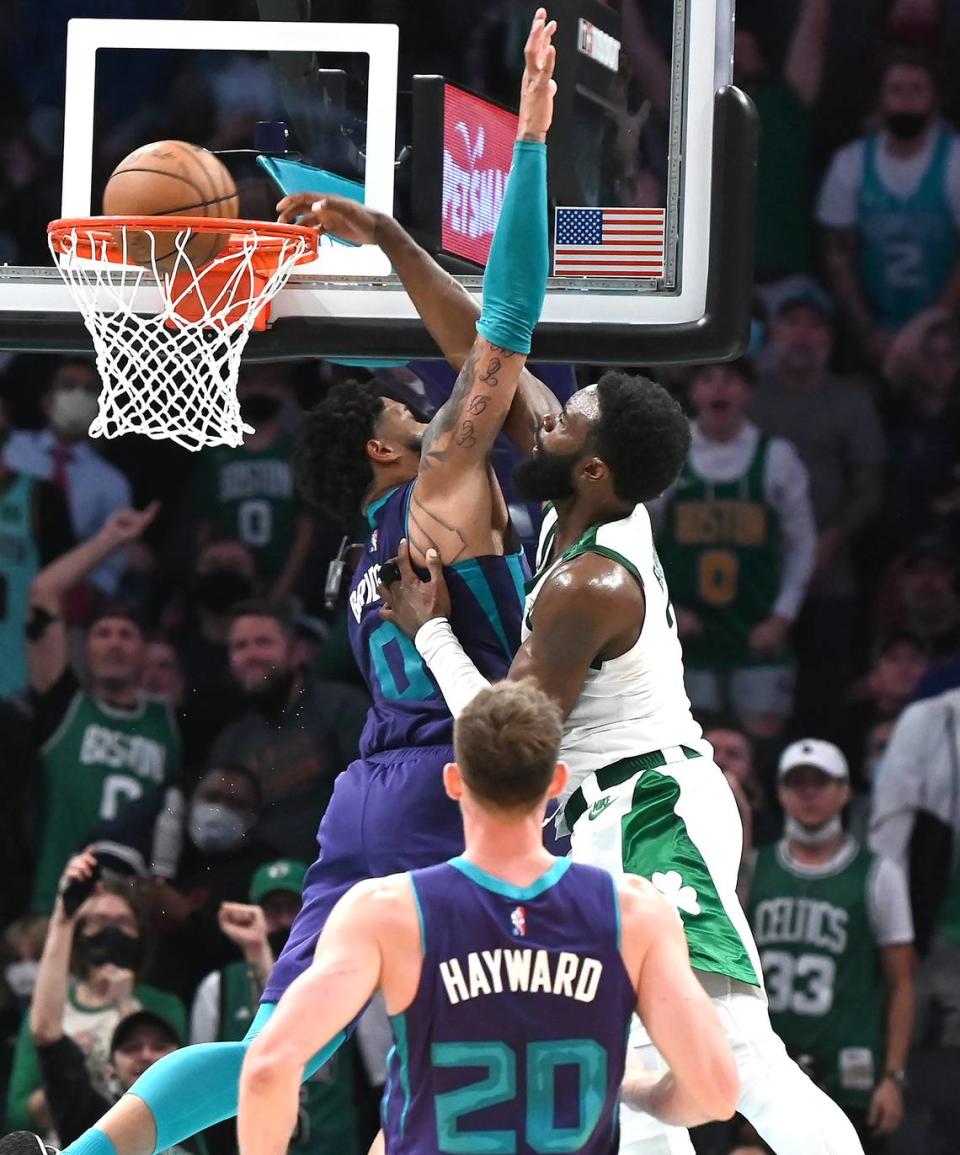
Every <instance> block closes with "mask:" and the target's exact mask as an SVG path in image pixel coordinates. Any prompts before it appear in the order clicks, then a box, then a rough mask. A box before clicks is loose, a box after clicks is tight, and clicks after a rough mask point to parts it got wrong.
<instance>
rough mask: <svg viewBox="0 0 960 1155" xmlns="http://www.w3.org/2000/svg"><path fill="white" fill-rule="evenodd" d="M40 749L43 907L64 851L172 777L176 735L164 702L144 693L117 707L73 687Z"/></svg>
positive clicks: (38, 886) (38, 904)
mask: <svg viewBox="0 0 960 1155" xmlns="http://www.w3.org/2000/svg"><path fill="white" fill-rule="evenodd" d="M40 754H41V761H42V765H43V777H44V792H45V796H46V805H45V814H44V820H43V831H42V834H41V838H40V852H39V861H38V864H37V877H36V883H35V885H34V896H33V909H34V910H36V911H48V910H50V909H51V908H52V906H53V900H54V897H55V896H56V893H57V883H58V881H59V879H60V874H61V872H62V871H63V868H64V866H66V864H67V859H68V858H69V857H70V855H71V854H75V853H76V852H77V851H78V850H80V849H82V847H83V845H84V843H85V840H86V839H87V838H89V836H90V834H91V833H92V831H93V830H94V829H95V828H96V827H97V825H98V823H100V822H101V821H104V820H107V819H111V818H116V817H117V815H118V814H119V813H120V811H121V810H122V809H123V808H124V806H126V805H127V803H129V802H132V801H134V800H135V799H137V798H140V797H142V796H143V795H144V794H145V793H146V792H147V791H149V790H151V789H159V788H160V787H162V786H164V785H166V783H167V782H168V781H169V780H170V778H171V776H172V774H173V772H174V771H175V770H177V769H178V762H179V757H180V738H179V734H178V731H177V724H176V722H175V720H174V718H173V715H172V713H171V711H170V707H169V706H168V705H167V704H166V703H165V702H160V701H157V700H154V699H150V698H147V697H145V696H144V697H142V698H141V700H140V702H139V704H138V706H137V707H136V708H135V709H132V710H120V709H115V708H113V707H111V706H108V705H107V704H106V703H105V702H101V701H98V700H97V699H96V698H93V697H91V695H89V694H87V693H85V692H84V691H83V690H77V692H76V693H75V694H74V695H73V698H72V699H71V701H70V705H69V706H68V707H67V711H66V713H65V714H64V716H63V719H62V721H61V722H60V725H59V726H58V727H57V729H56V730H55V731H54V733H53V734H51V736H50V737H49V738H48V739H47V741H46V742H45V743H44V745H43V747H42V749H41V751H40Z"/></svg>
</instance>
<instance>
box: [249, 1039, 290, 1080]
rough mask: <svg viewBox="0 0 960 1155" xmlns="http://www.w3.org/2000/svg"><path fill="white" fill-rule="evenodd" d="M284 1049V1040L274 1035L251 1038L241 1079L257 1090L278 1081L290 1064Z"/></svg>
mask: <svg viewBox="0 0 960 1155" xmlns="http://www.w3.org/2000/svg"><path fill="white" fill-rule="evenodd" d="M283 1051H284V1043H283V1040H282V1039H281V1040H277V1039H275V1038H274V1037H273V1036H272V1035H258V1036H257V1037H256V1038H255V1039H252V1040H251V1042H250V1044H249V1045H248V1047H247V1053H246V1055H245V1056H244V1059H243V1070H242V1072H241V1080H242V1081H243V1083H244V1084H245V1085H246V1086H247V1088H248V1089H249V1090H251V1091H256V1090H258V1089H260V1088H265V1087H268V1086H270V1085H271V1084H272V1083H274V1082H275V1081H276V1079H277V1077H278V1075H279V1074H280V1073H281V1072H282V1071H283V1070H284V1069H285V1067H286V1066H288V1065H289V1058H288V1057H286V1056H284V1054H283ZM285 1060H286V1061H285Z"/></svg>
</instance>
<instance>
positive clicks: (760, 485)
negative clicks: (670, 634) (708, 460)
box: [657, 437, 787, 670]
mask: <svg viewBox="0 0 960 1155" xmlns="http://www.w3.org/2000/svg"><path fill="white" fill-rule="evenodd" d="M769 446H770V441H769V438H766V437H761V438H760V439H759V441H758V443H757V449H756V452H755V453H754V455H753V459H752V460H751V462H750V464H749V466H748V467H747V469H746V471H745V472H744V474H743V475H742V476H741V477H738V478H734V479H733V480H732V481H710V480H709V479H708V478H705V477H702V476H701V475H700V474H699V473H697V471H696V470H695V469H694V468H693V466H692V465H691V464H690V461H689V460H688V461H687V462H686V464H685V465H684V467H683V470H682V471H681V473H680V477H679V478H678V479H677V483H676V485H675V486H674V489H673V492H672V494H671V495H670V498H669V500H668V504H667V510H666V520H665V522H664V526H663V530H662V532H661V533H660V534H659V536H658V537H657V549H658V550H659V551H660V558H661V560H662V562H663V567H664V570H665V572H666V574H667V577H668V578H669V580H670V591H671V593H672V594H673V598H674V601H675V602H676V604H677V605H679V606H683V607H684V608H685V609H689V610H692V611H693V612H694V613H695V614H696V615H697V617H698V618H699V619H700V621H701V622H702V624H703V632H702V633H701V634H698V635H697V636H696V637H694V638H691V639H689V640H685V641H684V643H683V656H684V660H685V661H686V664H687V665H688V666H689V667H690V668H691V669H700V670H702V669H706V670H724V669H732V668H740V667H742V666H749V665H755V664H757V662H758V659H757V658H755V657H754V656H753V655H752V654H751V653H750V651H749V648H748V646H747V641H748V638H749V636H750V631H751V630H752V629H753V627H754V626H756V625H757V624H758V623H760V622H762V621H764V620H765V619H766V618H768V617H769V616H770V614H771V612H772V610H773V606H774V603H775V601H776V597H777V593H778V591H779V589H780V577H781V564H782V542H781V532H780V518H779V515H778V513H777V511H776V510H775V509H774V508H773V507H772V506H771V505H770V504H769V502H768V501H767V499H766V496H765V493H764V478H765V476H766V470H767V458H768V451H769ZM786 656H787V655H786V654H784V655H783V658H786ZM769 661H770V658H769V657H764V658H763V659H761V662H762V664H764V665H766V664H768V663H769Z"/></svg>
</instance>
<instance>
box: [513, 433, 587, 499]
mask: <svg viewBox="0 0 960 1155" xmlns="http://www.w3.org/2000/svg"><path fill="white" fill-rule="evenodd" d="M580 456H581V455H580V454H579V453H550V452H548V451H547V450H546V449H544V448H543V443H542V442H541V440H540V435H539V433H538V434H537V452H536V453H531V454H530V456H529V457H525V458H524V459H523V460H522V461H518V462H517V464H516V466H515V468H514V470H513V484H514V485H515V486H516V490H517V493H519V494H520V496H521V497H522V498H523V499H524V500H525V501H564V500H566V499H567V498H569V497H576V493H577V491H576V489H574V486H573V467H574V465H576V463H577V462H578V461H579V460H580Z"/></svg>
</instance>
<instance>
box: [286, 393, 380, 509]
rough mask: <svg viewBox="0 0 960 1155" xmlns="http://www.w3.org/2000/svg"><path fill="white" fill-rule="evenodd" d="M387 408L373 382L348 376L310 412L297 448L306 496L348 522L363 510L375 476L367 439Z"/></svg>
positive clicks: (298, 475)
mask: <svg viewBox="0 0 960 1155" xmlns="http://www.w3.org/2000/svg"><path fill="white" fill-rule="evenodd" d="M382 412H383V398H382V397H381V396H380V393H379V390H378V388H377V386H376V385H375V384H374V383H373V382H366V383H360V382H358V381H342V382H340V383H339V384H338V385H334V386H333V387H332V388H331V390H330V392H329V393H328V394H327V395H326V397H325V398H324V399H323V400H322V401H321V402H320V403H319V405H315V406H314V407H313V409H311V410H310V412H309V413H307V415H306V416H305V418H304V421H303V426H302V428H301V430H300V435H299V437H298V438H297V445H296V448H295V449H294V453H293V475H294V478H295V479H296V483H297V488H298V490H299V491H300V493H301V495H302V497H303V499H304V501H306V502H307V504H308V505H312V506H313V507H314V508H315V509H319V510H322V511H323V512H324V513H326V514H328V515H329V516H330V517H332V518H334V519H335V520H336V521H337V522H339V523H340V524H341V525H342V526H344V527H350V526H352V525H353V524H354V522H356V520H357V518H358V517H359V515H360V505H361V502H362V501H363V496H364V494H365V493H366V492H367V490H368V489H369V488H370V483H371V482H372V481H373V469H372V468H371V466H370V462H369V460H368V459H367V449H366V446H367V442H368V441H369V440H370V438H371V437H373V435H374V427H375V426H376V423H377V419H378V418H379V416H380V414H381V413H382Z"/></svg>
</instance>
